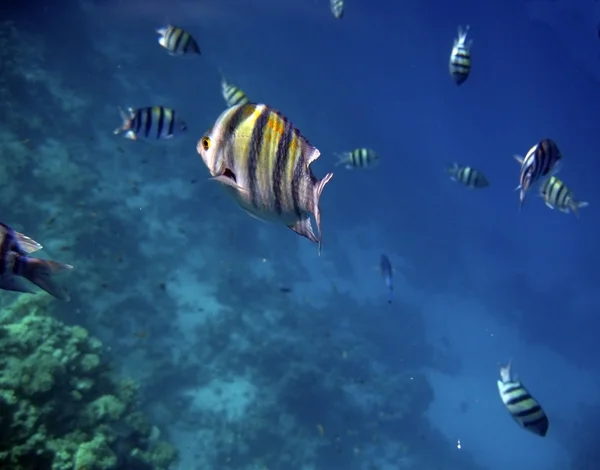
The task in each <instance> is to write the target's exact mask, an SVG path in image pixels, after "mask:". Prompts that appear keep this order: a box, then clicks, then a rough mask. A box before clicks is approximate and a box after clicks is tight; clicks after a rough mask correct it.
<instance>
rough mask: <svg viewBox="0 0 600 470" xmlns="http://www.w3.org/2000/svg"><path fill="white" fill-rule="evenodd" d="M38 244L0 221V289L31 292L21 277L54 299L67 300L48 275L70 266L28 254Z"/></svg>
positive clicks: (34, 249) (39, 248)
mask: <svg viewBox="0 0 600 470" xmlns="http://www.w3.org/2000/svg"><path fill="white" fill-rule="evenodd" d="M41 249H42V245H40V244H39V243H38V242H36V241H34V240H32V239H31V238H29V237H27V236H25V235H23V234H22V233H19V232H16V231H14V230H13V229H12V228H10V227H9V226H8V225H5V224H3V223H1V222H0V289H4V290H10V291H16V292H26V293H30V294H31V293H34V292H35V291H34V290H33V289H32V288H31V286H29V285H28V284H27V282H25V281H24V279H23V278H25V279H27V280H28V281H30V282H32V283H33V284H35V285H37V286H38V287H40V288H42V289H44V290H45V291H46V292H48V293H49V294H51V295H53V296H54V297H56V298H57V299H60V300H65V301H69V300H70V297H69V294H68V293H67V292H66V291H65V290H64V289H63V288H62V287H61V286H60V285H59V284H57V283H56V281H55V280H54V279H53V278H52V276H54V275H55V274H58V273H60V272H62V271H66V270H69V269H73V266H70V265H68V264H63V263H59V262H57V261H50V260H45V259H39V258H32V257H31V256H28V255H29V254H30V253H33V252H35V251H38V250H41Z"/></svg>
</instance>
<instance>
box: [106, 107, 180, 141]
mask: <svg viewBox="0 0 600 470" xmlns="http://www.w3.org/2000/svg"><path fill="white" fill-rule="evenodd" d="M120 111H121V117H122V118H123V125H122V126H121V127H118V128H117V129H115V131H114V133H115V134H121V133H123V132H125V137H127V138H128V139H132V140H137V139H138V138H140V137H143V138H146V139H170V138H172V137H173V136H175V135H177V134H179V133H181V132H185V131H186V130H187V125H186V123H185V122H184V121H183V120H181V118H179V116H178V115H177V113H176V112H175V110H174V109H171V108H165V107H164V106H152V107H147V108H138V109H134V108H128V109H127V112H125V111H123V110H122V109H121V110H120Z"/></svg>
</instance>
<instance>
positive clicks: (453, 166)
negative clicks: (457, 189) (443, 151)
mask: <svg viewBox="0 0 600 470" xmlns="http://www.w3.org/2000/svg"><path fill="white" fill-rule="evenodd" d="M458 168H459V167H458V163H456V162H452V163H451V164H450V165H448V167H447V168H446V171H447V172H448V174H449V175H450V179H452V180H456V173H457V172H458Z"/></svg>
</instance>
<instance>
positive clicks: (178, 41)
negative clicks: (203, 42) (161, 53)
mask: <svg viewBox="0 0 600 470" xmlns="http://www.w3.org/2000/svg"><path fill="white" fill-rule="evenodd" d="M156 32H157V33H158V35H159V36H160V37H159V38H158V43H159V44H160V45H161V46H162V47H164V48H165V49H166V50H167V51H169V54H171V55H174V56H183V55H198V54H200V47H199V46H198V43H197V42H196V40H195V39H194V38H193V37H192V35H191V34H190V33H188V32H187V31H185V30H183V29H181V28H178V27H177V26H173V25H168V26H164V27H162V28H158V29H157V30H156Z"/></svg>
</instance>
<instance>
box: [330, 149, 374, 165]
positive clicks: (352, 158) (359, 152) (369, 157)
mask: <svg viewBox="0 0 600 470" xmlns="http://www.w3.org/2000/svg"><path fill="white" fill-rule="evenodd" d="M336 156H337V157H338V162H337V163H336V166H337V165H344V166H345V168H347V169H348V170H351V169H352V168H374V167H375V166H377V164H378V163H379V155H377V153H376V152H375V151H374V150H371V149H368V148H357V149H354V150H351V151H350V152H343V153H341V154H336Z"/></svg>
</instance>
